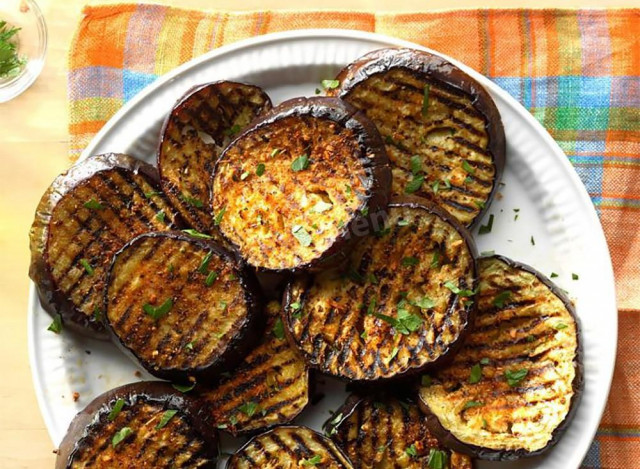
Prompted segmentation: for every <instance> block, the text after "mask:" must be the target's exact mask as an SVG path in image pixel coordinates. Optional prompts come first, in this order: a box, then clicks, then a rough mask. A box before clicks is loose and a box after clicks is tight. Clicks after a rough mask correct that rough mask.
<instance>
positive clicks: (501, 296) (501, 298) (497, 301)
mask: <svg viewBox="0 0 640 469" xmlns="http://www.w3.org/2000/svg"><path fill="white" fill-rule="evenodd" d="M509 298H511V292H510V291H509V290H505V291H503V292H500V293H498V294H497V295H496V297H495V298H494V299H493V305H494V306H497V307H498V308H502V307H504V303H505V301H507V300H509Z"/></svg>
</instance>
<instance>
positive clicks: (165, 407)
mask: <svg viewBox="0 0 640 469" xmlns="http://www.w3.org/2000/svg"><path fill="white" fill-rule="evenodd" d="M217 455H218V435H217V433H216V431H215V430H211V428H210V427H208V426H206V425H205V424H204V423H203V421H202V419H200V418H199V417H198V416H197V406H196V403H195V401H193V400H192V399H191V398H189V397H188V396H186V395H184V394H181V393H178V392H177V391H175V390H174V389H173V388H172V387H171V386H169V385H168V384H166V383H162V382H158V381H156V382H149V381H148V382H139V383H133V384H127V385H124V386H120V387H118V388H115V389H112V390H111V391H108V392H106V393H104V394H102V395H100V396H98V397H96V398H95V399H94V400H93V401H91V403H90V404H89V405H88V406H87V407H86V408H85V409H84V410H82V411H81V412H79V413H78V415H76V417H75V418H74V419H73V421H72V422H71V425H70V426H69V429H68V430H67V434H66V435H65V437H64V439H63V440H62V443H61V444H60V448H59V450H58V456H57V459H56V469H77V468H96V469H102V468H104V469H107V468H113V467H121V468H138V467H150V468H151V467H153V468H167V469H168V468H185V469H186V468H189V469H195V468H201V469H207V468H210V469H215V467H216V458H217Z"/></svg>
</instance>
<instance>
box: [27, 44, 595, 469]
mask: <svg viewBox="0 0 640 469" xmlns="http://www.w3.org/2000/svg"><path fill="white" fill-rule="evenodd" d="M323 85H324V88H325V90H326V93H325V94H326V95H327V96H315V97H309V98H305V97H301V98H296V99H292V100H289V101H286V102H284V103H282V104H280V105H279V106H276V107H272V105H271V101H270V99H269V97H268V96H267V95H266V94H265V92H264V91H263V90H261V89H260V88H258V87H256V86H253V85H248V84H241V83H235V82H230V81H220V82H215V83H209V84H205V85H202V86H198V87H196V88H194V89H192V90H190V91H189V92H188V93H187V94H186V95H185V96H184V97H183V98H181V99H180V100H179V101H178V102H177V104H176V105H175V106H174V108H173V110H172V111H171V113H170V115H169V116H168V117H167V118H166V121H165V123H164V126H163V128H162V135H161V138H160V143H159V147H158V153H157V169H156V168H155V167H153V166H151V165H149V164H147V163H144V162H142V161H139V160H136V159H134V158H132V157H130V156H127V155H123V154H102V155H96V156H93V157H90V158H87V159H85V160H83V161H81V162H79V163H78V164H76V165H75V166H73V167H72V168H71V169H69V170H68V171H67V172H66V173H64V174H62V175H60V176H59V177H58V178H57V179H56V180H55V181H54V182H53V184H52V185H51V187H50V188H49V189H48V190H47V192H46V193H45V195H44V196H43V197H42V200H41V202H40V204H39V206H38V208H37V212H36V217H35V222H34V224H33V227H32V229H31V235H30V236H31V237H30V241H31V252H32V260H31V268H30V276H31V278H32V279H33V281H34V282H35V284H36V285H37V290H38V293H39V297H40V300H41V302H42V305H43V306H44V308H45V309H47V311H49V312H50V313H51V314H52V315H53V317H54V321H53V323H52V325H51V327H50V329H51V330H53V331H54V332H60V330H61V329H63V328H66V329H68V330H73V331H74V332H76V333H81V334H85V335H90V336H93V337H98V338H101V339H109V340H111V341H113V342H114V343H115V344H117V345H118V347H119V348H120V349H121V350H122V351H123V352H124V353H125V354H126V355H127V356H129V357H130V358H131V359H132V360H133V361H134V362H136V363H137V364H138V365H139V366H141V367H142V368H144V369H145V370H147V371H148V372H149V373H151V374H152V375H154V376H156V377H158V378H160V380H157V381H147V382H137V383H133V384H128V385H125V386H122V387H118V388H116V389H113V390H111V391H109V392H107V393H105V394H102V395H101V396H99V397H97V398H96V399H95V400H93V401H92V402H91V403H90V404H89V405H88V406H87V407H86V408H85V409H84V410H83V411H82V412H80V413H79V414H78V415H77V416H76V418H75V419H74V420H73V422H72V423H71V426H70V427H69V430H68V433H67V435H66V437H65V438H64V440H63V442H62V444H61V446H60V448H59V450H58V456H57V463H56V467H57V468H94V467H95V468H102V467H105V468H106V467H109V468H111V467H122V468H124V467H127V468H134V467H135V468H137V467H149V468H192V467H193V468H195V467H198V468H200V467H202V468H212V467H216V463H217V458H218V457H219V450H218V444H219V437H220V433H221V432H223V433H227V434H230V435H232V436H233V437H238V436H247V435H248V436H250V437H251V439H249V440H248V441H247V442H246V443H245V444H244V446H242V447H241V448H240V449H239V450H238V451H237V452H236V453H235V454H232V455H231V456H230V458H229V459H228V461H227V465H226V467H227V468H234V469H235V468H299V467H318V468H416V469H417V468H430V469H444V468H470V467H473V465H474V458H478V459H486V460H513V459H518V458H523V457H529V456H534V455H539V454H541V453H543V452H545V451H547V450H549V448H550V447H551V446H552V445H553V444H554V443H555V442H556V441H557V440H558V439H559V437H560V436H561V435H562V433H563V431H564V429H565V428H566V426H567V423H568V422H569V420H570V418H571V416H572V414H573V413H574V412H575V409H576V407H577V401H578V399H579V396H580V394H581V388H582V385H583V381H582V365H581V351H580V338H579V335H580V334H579V327H578V320H577V318H576V314H575V310H574V307H573V305H572V303H571V302H570V301H569V299H568V298H567V296H566V295H565V294H564V293H563V292H562V291H561V290H560V289H559V288H558V287H556V286H555V285H554V284H553V283H552V282H551V281H550V280H549V279H547V278H546V277H545V276H543V275H541V274H540V273H539V272H537V271H536V270H534V269H533V268H531V267H529V266H526V265H523V264H521V263H518V262H516V261H513V260H511V259H507V258H505V257H503V256H500V255H489V256H482V257H480V256H478V254H477V251H476V248H475V246H474V242H473V239H472V236H471V235H470V232H469V229H470V228H472V227H473V226H474V225H475V224H477V223H478V221H479V220H480V219H481V217H482V215H483V214H484V212H485V211H486V210H487V208H488V206H489V204H490V203H491V200H492V198H493V196H494V194H495V193H496V188H497V186H498V184H499V181H500V177H501V173H502V171H503V168H504V165H505V137H504V130H503V126H502V122H501V119H500V115H499V113H498V110H497V108H496V106H495V104H494V102H493V101H492V99H491V97H490V96H489V94H488V93H487V92H486V91H485V90H484V89H483V88H482V86H481V85H480V84H479V83H477V82H476V81H475V80H474V79H472V78H471V77H469V76H468V75H467V74H465V73H464V72H463V71H461V70H460V69H458V68H457V67H455V66H454V65H452V64H450V63H449V62H446V61H445V60H443V59H442V58H440V57H437V56H434V55H431V54H429V53H426V52H422V51H417V50H410V49H384V50H378V51H375V52H372V53H370V54H367V55H365V56H363V57H361V58H359V59H358V60H356V61H355V62H353V63H351V64H350V65H348V66H347V67H346V68H344V69H343V70H342V71H341V72H340V73H339V74H338V76H337V77H336V78H335V79H333V80H324V81H323ZM319 93H320V91H318V92H317V94H319ZM485 228H486V227H485ZM311 373H313V374H311ZM322 375H325V376H326V375H328V376H331V377H335V378H338V379H340V380H343V381H345V382H347V383H348V387H347V389H348V391H349V392H350V393H351V394H350V395H349V397H348V398H347V399H346V402H344V404H343V405H342V407H341V408H339V409H338V410H336V411H335V412H334V414H333V415H332V416H331V417H330V418H329V419H328V421H327V422H326V424H325V427H324V430H325V433H324V435H321V434H319V433H318V432H316V431H314V430H312V429H310V428H306V427H304V426H300V425H296V423H295V420H296V418H297V417H299V416H300V415H301V414H302V413H304V412H305V409H307V408H308V407H309V403H310V400H312V398H311V390H312V389H313V380H314V379H317V378H318V377H320V378H321V377H322Z"/></svg>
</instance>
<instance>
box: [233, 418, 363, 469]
mask: <svg viewBox="0 0 640 469" xmlns="http://www.w3.org/2000/svg"><path fill="white" fill-rule="evenodd" d="M226 467H227V469H264V468H269V469H292V468H299V467H316V468H322V469H353V466H352V465H351V462H350V461H349V459H348V458H347V457H346V456H345V455H344V454H343V453H342V451H340V450H339V449H338V448H337V447H336V445H335V444H334V443H333V442H332V441H331V440H329V439H327V438H325V437H324V436H322V435H320V434H319V433H316V432H314V431H313V430H311V429H310V428H306V427H287V426H284V427H276V428H274V429H273V430H270V431H268V432H266V433H263V434H261V435H258V436H255V437H253V438H252V439H251V440H249V442H248V443H247V444H246V445H244V446H243V447H242V448H240V449H239V450H238V451H237V452H236V453H235V454H234V455H233V456H231V458H230V459H229V461H228V462H227V466H226Z"/></svg>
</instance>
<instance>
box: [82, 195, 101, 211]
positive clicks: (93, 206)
mask: <svg viewBox="0 0 640 469" xmlns="http://www.w3.org/2000/svg"><path fill="white" fill-rule="evenodd" d="M84 206H85V207H86V208H88V209H89V210H102V209H103V208H104V205H102V204H101V203H100V202H98V201H97V200H96V199H93V198H92V199H91V200H89V201H88V202H85V203H84Z"/></svg>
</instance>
